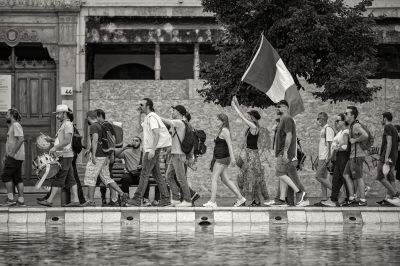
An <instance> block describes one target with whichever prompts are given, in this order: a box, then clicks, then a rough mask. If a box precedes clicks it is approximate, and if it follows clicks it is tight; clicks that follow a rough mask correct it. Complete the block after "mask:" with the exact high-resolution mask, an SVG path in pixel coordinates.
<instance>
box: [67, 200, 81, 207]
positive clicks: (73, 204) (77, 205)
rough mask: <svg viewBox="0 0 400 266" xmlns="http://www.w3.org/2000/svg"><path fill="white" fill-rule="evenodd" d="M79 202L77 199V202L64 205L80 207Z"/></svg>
mask: <svg viewBox="0 0 400 266" xmlns="http://www.w3.org/2000/svg"><path fill="white" fill-rule="evenodd" d="M80 206H81V204H80V203H79V201H77V202H70V203H68V204H66V205H65V207H80Z"/></svg>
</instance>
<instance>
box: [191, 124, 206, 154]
mask: <svg viewBox="0 0 400 266" xmlns="http://www.w3.org/2000/svg"><path fill="white" fill-rule="evenodd" d="M193 133H194V134H193V135H194V151H193V153H194V156H195V157H198V156H199V155H203V154H205V153H206V152H207V146H206V144H205V142H206V139H207V135H206V133H205V132H204V130H201V129H200V130H193Z"/></svg>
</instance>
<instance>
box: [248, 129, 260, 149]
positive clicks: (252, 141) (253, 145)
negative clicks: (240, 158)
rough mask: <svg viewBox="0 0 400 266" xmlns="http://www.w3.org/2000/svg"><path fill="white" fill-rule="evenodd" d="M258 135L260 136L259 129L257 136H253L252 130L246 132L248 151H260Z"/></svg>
mask: <svg viewBox="0 0 400 266" xmlns="http://www.w3.org/2000/svg"><path fill="white" fill-rule="evenodd" d="M258 135H259V132H258V129H257V134H255V135H253V134H251V131H250V128H249V129H247V131H246V136H247V137H246V145H247V148H248V149H251V150H258V146H257V143H258Z"/></svg>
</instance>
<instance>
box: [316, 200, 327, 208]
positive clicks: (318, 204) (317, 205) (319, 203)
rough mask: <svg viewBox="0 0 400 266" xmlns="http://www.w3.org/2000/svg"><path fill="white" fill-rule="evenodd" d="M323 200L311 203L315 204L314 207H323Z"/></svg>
mask: <svg viewBox="0 0 400 266" xmlns="http://www.w3.org/2000/svg"><path fill="white" fill-rule="evenodd" d="M323 202H325V201H322V200H321V201H319V202H317V203H314V204H313V206H316V207H323V206H324V203H323Z"/></svg>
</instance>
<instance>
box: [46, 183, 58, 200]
mask: <svg viewBox="0 0 400 266" xmlns="http://www.w3.org/2000/svg"><path fill="white" fill-rule="evenodd" d="M60 190H61V188H60V187H52V189H51V193H50V196H49V198H48V199H47V202H50V203H52V202H53V199H54V197H55V196H56V194H57V193H58V191H60Z"/></svg>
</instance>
